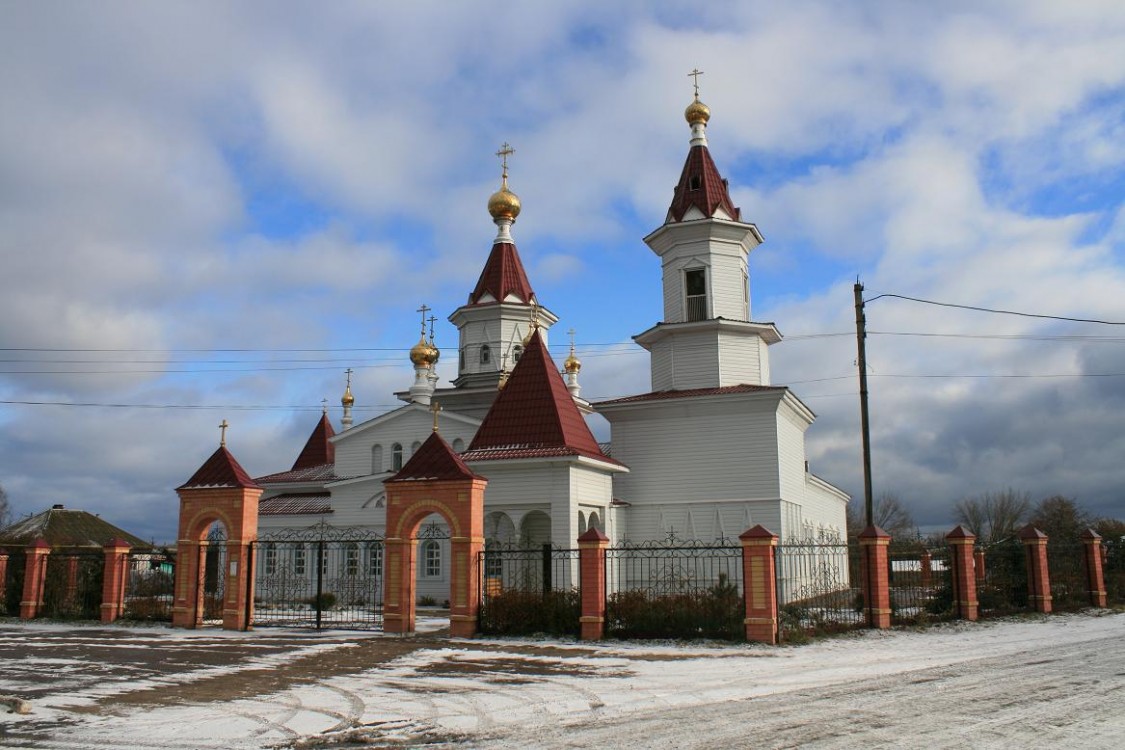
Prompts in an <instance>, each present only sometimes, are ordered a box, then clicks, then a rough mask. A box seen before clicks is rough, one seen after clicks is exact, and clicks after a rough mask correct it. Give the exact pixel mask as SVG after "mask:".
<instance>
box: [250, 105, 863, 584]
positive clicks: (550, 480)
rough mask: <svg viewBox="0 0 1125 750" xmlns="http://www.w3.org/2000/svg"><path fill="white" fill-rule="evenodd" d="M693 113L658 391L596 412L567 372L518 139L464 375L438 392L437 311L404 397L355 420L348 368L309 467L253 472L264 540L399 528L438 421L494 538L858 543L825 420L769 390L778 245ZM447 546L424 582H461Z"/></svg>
mask: <svg viewBox="0 0 1125 750" xmlns="http://www.w3.org/2000/svg"><path fill="white" fill-rule="evenodd" d="M685 117H686V119H687V122H688V124H689V125H690V126H691V142H690V148H689V150H688V154H687V160H686V162H685V164H684V168H683V172H682V173H681V175H680V179H679V183H678V184H677V185H676V188H675V193H674V197H673V199H672V204H671V206H670V207H669V209H668V213H667V216H666V217H665V220H664V223H663V225H661V226H660V227H659V228H657V229H656V230H655V231H653V232H652V233H651V234H649V235H648V236H647V237H645V238H644V241H645V243H646V244H647V245H648V246H649V248H651V249H652V251H653V252H654V253H655V254H656V256H657V257H658V258H659V259H660V263H661V268H662V271H663V289H662V293H663V299H664V319H663V321H661V322H659V323H657V324H656V325H654V326H653V327H652V328H649V329H648V330H647V331H644V332H642V333H639V334H637V335H636V336H634V340H635V341H636V342H637V343H638V344H640V345H641V346H642V347H643V348H644V349H645V350H647V351H648V352H649V355H650V367H651V376H652V385H651V390H650V391H649V392H647V393H640V394H636V395H632V396H627V397H624V398H617V399H613V400H610V401H602V402H600V403H588V402H587V401H585V400H583V399H582V398H581V395H580V393H581V389H580V385H579V373H580V370H581V362H579V360H578V358H577V357H576V356H575V352H574V345H573V342H572V344H571V352H570V356H569V357H567V358H566V360H565V361H564V362H563V363H562V367H561V368H559V367H558V366H557V365H556V363H555V362H553V361H552V359H551V357H550V355H549V353H548V349H547V337H548V333H549V330H550V328H551V327H552V326H553V325H554V324H555V323H556V322H558V317H557V316H556V315H555V314H554V313H552V312H551V311H550V310H549V309H548V308H547V307H546V306H545V305H544V303H543V302H541V301H540V300H539V299H538V298H537V297H536V295H535V292H534V291H533V290H532V286H531V282H530V280H529V279H528V277H527V274H526V272H525V271H524V268H523V264H522V263H521V261H520V256H519V253H518V252H517V250H516V245H515V242H514V240H513V238H512V226H513V224H514V223H515V221H516V218H517V217H518V216H519V213H520V201H519V199H518V198H517V197H516V195H515V194H514V193H513V192H512V191H511V190H510V189H509V188H508V170H507V161H506V156H507V153H510V151H509V150H508V149H507V148H505V149H503V150H502V151H501V155H502V156H503V157H504V171H503V177H502V182H501V187H500V189H499V190H498V191H497V192H496V193H494V194H493V195H492V196H491V198H490V199H489V201H488V210H489V213H490V214H491V216H492V219H493V222H494V223H495V225H496V227H497V232H496V236H495V238H494V239H493V242H492V248H491V252H490V253H489V254H488V257H487V260H485V262H484V268H483V270H482V271H481V274H480V278H479V280H478V281H477V284H476V286H475V287H474V288H473V290H472V292H471V293H470V294H469V296H468V299H467V301H466V302H465V304H463V305H461V306H460V307H458V308H457V309H455V310H453V311H452V313H451V314H450V315H449V320H450V321H451V322H452V323H453V324H454V325H455V326H456V327H457V329H458V331H459V342H458V357H457V377H456V379H454V380H453V381H452V383H451V385H450V386H449V387H441V388H439V387H437V382H438V378H437V375H436V374H435V369H436V364H437V361H438V358H439V354H440V353H439V351H438V349H437V348H436V347H435V346H434V342H433V334H432V328H431V332H430V337H429V339H427V337H426V330H425V314H426V310H425V308H423V311H422V316H423V322H422V331H421V334H420V337H419V341H418V343H417V344H416V345H415V346H414V348H413V349H411V350H410V360H411V362H412V363H413V365H414V373H415V375H414V382H413V384H412V385H411V387H410V388H409V390H407V391H404V392H402V393H398V394H396V395H397V396H398V397H399V398H400V399H401V400H402V401H404V402H405V403H404V405H403V406H401V407H399V408H398V409H395V410H392V411H389V412H387V413H385V414H382V415H381V416H378V417H375V418H373V419H370V420H368V421H366V422H362V423H360V424H354V423H353V419H352V408H353V405H354V403H355V399H354V396H353V395H352V392H351V382H350V377H349V381H348V386H347V388H346V390H345V392H344V396H343V398H342V399H341V401H342V405H343V419H342V424H341V431H340V432H338V433H337V432H335V430H334V429H333V426H332V424H331V422H330V421H329V418H328V416H327V413H326V414H325V415H324V416H322V417H321V420H320V421H319V422H318V424H317V425H316V427H315V429H314V430H313V432H312V435H311V436H310V437H309V440H308V442H307V444H306V446H305V448H304V450H303V451H302V452H301V454H300V455H299V457H298V458H297V460H296V462H295V463H294V464H293V467H292V469H290V470H289V471H283V472H280V473H275V474H270V475H268V476H264V477H259V478H257V479H255V482H256V483H257V484H259V485H261V486H262V487H263V488H265V492H264V493H263V495H262V500H261V503H260V510H259V535H260V536H261V537H263V538H269V536H270V535H271V534H275V533H278V532H282V531H285V530H294V529H302V528H307V527H310V526H314V525H317V524H327V525H328V526H332V527H365V528H368V529H370V531H371V532H372V533H374V534H382V533H383V532H384V528H385V508H384V500H385V497H384V488H383V481H384V480H385V479H388V478H389V477H391V476H393V475H394V474H395V473H396V472H397V471H398V470H399V469H401V468H402V466H403V465H404V464H405V463H406V461H407V460H409V458H410V456H411V454H412V452H413V451H415V450H417V449H418V448H419V447H420V445H421V444H422V442H423V441H424V440H425V439H426V438H427V436H428V435H429V434H430V433H431V431H432V430H433V427H434V424H435V419H437V418H438V412H439V410H440V429H441V435H442V437H443V438H444V439H445V440H446V441H447V442H448V443H449V444H450V445H451V446H452V447H453V449H454V450H455V451H457V452H458V453H460V454H461V456H462V458H463V459H464V460H465V462H466V463H467V464H468V466H469V467H470V468H471V469H472V470H473V471H474V472H475V473H477V474H480V475H482V476H484V477H486V478H487V479H488V486H487V489H486V492H485V534H486V539H487V540H488V543H501V544H509V545H511V544H517V545H527V546H539V545H541V544H544V543H551V544H554V545H557V546H560V547H574V546H575V545H576V541H575V540H576V539H577V537H578V536H579V535H580V534H582V533H583V532H584V531H586V530H587V529H588V528H589V527H591V526H595V527H597V528H599V529H600V530H602V531H604V532H605V533H606V534H607V535H608V537H609V538H610V540H611V544H612V543H620V542H623V541H628V542H634V543H635V542H642V541H647V540H662V539H668V538H670V537H672V538H675V539H681V540H697V541H703V542H711V541H715V540H736V539H737V537H738V535H739V534H740V533H742V532H743V531H745V530H746V529H749V528H750V527H752V526H754V525H755V524H762V525H763V526H765V527H766V528H768V529H771V530H772V531H774V532H775V533H777V534H779V535H780V537H781V539H782V540H783V541H789V540H810V539H820V540H841V539H843V538H844V533H845V532H844V529H845V521H844V517H845V506H846V504H847V501H848V496H847V495H846V494H845V493H844V492H842V491H841V490H839V489H837V488H836V487H834V486H832V485H831V484H829V483H828V482H825V481H824V480H822V479H820V478H818V477H816V476H814V475H813V474H811V473H810V472H809V469H808V462H807V460H806V454H805V431H806V430H807V429H808V428H809V426H810V425H811V424H812V422H813V420H814V418H815V416H814V414H813V413H812V411H810V410H809V408H808V407H807V406H805V404H804V403H802V402H801V400H800V399H798V398H797V396H796V395H794V394H793V392H792V391H791V390H790V389H789V388H787V387H785V386H777V385H771V383H770V366H769V347H770V345H771V344H775V343H777V342H779V341H780V340H781V334H780V333H779V332H778V330H777V328H776V327H775V325H774V324H773V323H758V322H753V321H752V319H751V313H750V287H749V278H750V274H749V266H748V258H749V255H750V251H752V250H753V249H754V248H755V247H757V246H758V245H759V244H761V242H762V235H761V233H760V232H759V231H758V228H757V227H756V226H754V225H753V224H751V223H747V222H745V221H743V219H742V216H741V212H740V211H739V209H738V208H736V207H735V206H734V204H733V203H732V201H731V198H730V194H729V191H728V187H727V182H726V180H724V179H723V178H722V177H721V176H720V174H719V171H718V168H717V167H716V166H715V163H714V161H713V160H712V158H711V154H710V152H709V150H708V146H707V123H708V120H709V119H710V110H709V109H708V107H707V106H706V105H704V104H703V103H702V102H701V101H700V100H699V97H698V93H697V94H696V97H695V100H694V101H693V102H692V103H691V104H690V105H689V106H688V108H687V110H686V112H685ZM653 292H654V293H655V292H656V290H653ZM431 325H432V320H431ZM594 412H596V413H598V414H601V415H602V416H604V417H605V418H606V419H607V420H608V421H609V423H610V429H611V440H610V442H609V443H608V444H607V443H602V444H599V443H598V442H597V441H596V440H595V438H594V436H593V434H592V433H591V431H590V429H589V427H588V426H587V424H586V421H585V415H588V414H591V413H594ZM434 523H435V528H436V527H438V526H440V525H441V522H440V520H438V519H437V517H436V516H435V517H434ZM441 536H442V535H441V534H440V533H438V534H434V538H433V539H427V540H425V541H423V542H422V546H421V548H420V549H419V554H418V574H419V584H420V586H419V592H420V593H425V592H426V587H425V585H424V584H425V583H426V582H427V581H429V582H431V583H432V584H433V585H434V590H435V591H437V592H440V591H441V590H448V589H447V587H445V584H446V583H447V582H446V577H447V575H448V574H447V569H448V566H447V564H446V561H447V560H448V550H447V549H446V547H445V545H446V544H448V542H447V541H446V540H443V539H442V538H441ZM373 549H374V548H373Z"/></svg>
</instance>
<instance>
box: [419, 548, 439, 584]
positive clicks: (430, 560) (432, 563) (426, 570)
mask: <svg viewBox="0 0 1125 750" xmlns="http://www.w3.org/2000/svg"><path fill="white" fill-rule="evenodd" d="M422 564H423V566H424V567H423V568H422V570H423V574H424V575H425V576H426V577H427V578H437V577H439V576H440V575H441V544H440V543H438V541H437V540H436V539H427V540H426V541H424V542H422Z"/></svg>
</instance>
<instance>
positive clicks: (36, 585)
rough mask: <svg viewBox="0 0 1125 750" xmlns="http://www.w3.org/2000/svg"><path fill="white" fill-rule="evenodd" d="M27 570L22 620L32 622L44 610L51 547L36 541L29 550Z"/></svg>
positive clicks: (24, 579) (39, 540)
mask: <svg viewBox="0 0 1125 750" xmlns="http://www.w3.org/2000/svg"><path fill="white" fill-rule="evenodd" d="M26 554H27V568H25V569H24V571H23V599H22V600H21V601H20V618H21V619H24V620H30V619H32V618H34V617H38V616H39V610H40V609H42V608H43V587H44V584H46V582H47V556H48V555H50V554H51V547H50V545H48V544H47V543H46V542H45V541H43V540H42V539H36V540H35V541H34V542H32V543H31V546H30V547H28V548H27V552H26Z"/></svg>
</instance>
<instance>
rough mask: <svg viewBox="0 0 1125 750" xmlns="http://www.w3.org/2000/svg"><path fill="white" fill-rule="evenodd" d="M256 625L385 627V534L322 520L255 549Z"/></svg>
mask: <svg viewBox="0 0 1125 750" xmlns="http://www.w3.org/2000/svg"><path fill="white" fill-rule="evenodd" d="M251 560H252V565H253V567H252V570H253V571H254V573H253V575H254V624H255V625H265V626H268V625H275V626H288V627H315V628H317V629H320V628H329V627H330V628H347V629H355V630H375V629H379V628H381V627H382V626H383V537H382V536H380V535H379V534H378V533H376V532H374V531H372V530H371V529H368V528H365V527H334V526H328V525H327V524H323V523H322V524H318V525H316V526H313V527H310V528H307V529H296V530H285V531H283V532H279V533H274V534H271V535H269V536H264V537H262V538H260V539H258V541H257V542H255V543H254V544H253V545H252V549H251Z"/></svg>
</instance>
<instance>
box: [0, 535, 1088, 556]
mask: <svg viewBox="0 0 1125 750" xmlns="http://www.w3.org/2000/svg"><path fill="white" fill-rule="evenodd" d="M1079 538H1080V539H1081V540H1082V541H1084V542H1097V541H1100V540H1101V538H1102V535H1101V534H1099V533H1098V532H1096V531H1094V530H1093V529H1086V530H1085V531H1083V532H1082V533H1081V534H1080V535H1079ZM3 552H4V550H2V549H0V554H3Z"/></svg>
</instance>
